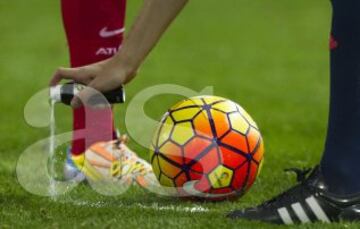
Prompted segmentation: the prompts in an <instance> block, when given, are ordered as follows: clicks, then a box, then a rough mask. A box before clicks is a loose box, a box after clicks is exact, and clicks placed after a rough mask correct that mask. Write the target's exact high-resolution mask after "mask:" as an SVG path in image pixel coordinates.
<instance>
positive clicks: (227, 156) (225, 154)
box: [220, 146, 247, 169]
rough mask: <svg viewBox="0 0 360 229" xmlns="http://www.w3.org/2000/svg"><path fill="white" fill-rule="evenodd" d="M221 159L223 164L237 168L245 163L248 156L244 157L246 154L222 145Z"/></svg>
mask: <svg viewBox="0 0 360 229" xmlns="http://www.w3.org/2000/svg"><path fill="white" fill-rule="evenodd" d="M220 160H221V164H224V165H226V167H229V168H231V169H236V168H237V167H239V165H240V164H243V163H244V162H245V161H246V160H247V159H246V157H244V155H242V154H240V153H238V152H235V151H233V150H230V149H227V148H225V147H222V146H221V147H220Z"/></svg>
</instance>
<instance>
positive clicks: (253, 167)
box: [245, 162, 258, 190]
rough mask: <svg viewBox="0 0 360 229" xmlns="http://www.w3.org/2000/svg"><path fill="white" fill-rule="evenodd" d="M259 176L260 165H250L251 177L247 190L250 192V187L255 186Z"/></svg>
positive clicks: (252, 163)
mask: <svg viewBox="0 0 360 229" xmlns="http://www.w3.org/2000/svg"><path fill="white" fill-rule="evenodd" d="M257 174H258V165H257V164H256V163H255V162H251V163H250V170H249V177H248V181H247V185H246V188H245V189H246V190H249V189H250V187H251V186H252V185H253V184H254V182H255V179H256V177H257Z"/></svg>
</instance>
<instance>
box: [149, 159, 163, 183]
mask: <svg viewBox="0 0 360 229" xmlns="http://www.w3.org/2000/svg"><path fill="white" fill-rule="evenodd" d="M151 165H152V168H153V172H154V174H155V176H156V177H157V178H159V177H160V174H161V170H160V166H159V157H158V156H155V157H154V158H153V160H152V162H151Z"/></svg>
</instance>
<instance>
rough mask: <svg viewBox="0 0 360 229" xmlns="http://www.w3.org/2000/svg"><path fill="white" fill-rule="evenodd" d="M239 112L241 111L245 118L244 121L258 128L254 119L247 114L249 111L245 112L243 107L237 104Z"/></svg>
mask: <svg viewBox="0 0 360 229" xmlns="http://www.w3.org/2000/svg"><path fill="white" fill-rule="evenodd" d="M237 107H238V110H239V112H240V113H241V115H242V116H243V117H244V118H245V119H246V121H247V122H248V123H249V124H250V125H251V126H253V127H255V128H256V129H259V128H258V126H257V124H256V123H255V121H254V120H253V119H252V117H251V116H250V115H249V113H247V111H246V110H244V108H242V107H241V106H239V105H237Z"/></svg>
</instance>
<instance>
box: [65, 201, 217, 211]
mask: <svg viewBox="0 0 360 229" xmlns="http://www.w3.org/2000/svg"><path fill="white" fill-rule="evenodd" d="M62 202H63V203H67V204H69V203H70V204H73V205H76V206H88V207H93V208H102V207H109V206H110V204H107V203H105V202H103V201H97V202H88V201H62ZM116 207H117V208H142V209H152V210H156V211H175V212H190V213H198V212H209V211H210V209H208V208H204V207H202V206H200V205H194V206H189V207H181V206H175V205H159V204H158V203H153V204H151V205H145V204H141V203H134V204H132V205H128V204H123V203H119V204H117V205H116Z"/></svg>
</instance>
